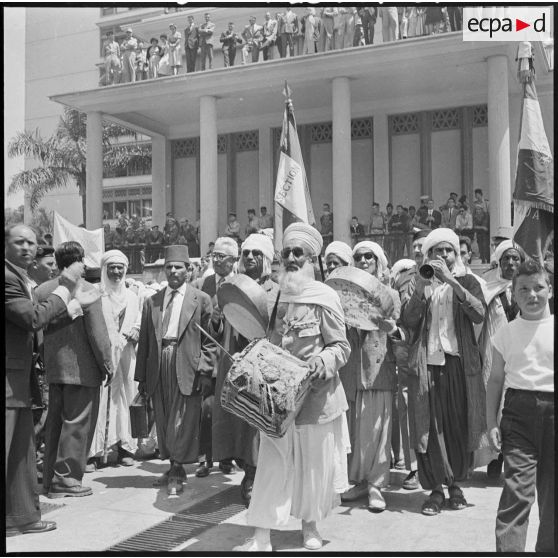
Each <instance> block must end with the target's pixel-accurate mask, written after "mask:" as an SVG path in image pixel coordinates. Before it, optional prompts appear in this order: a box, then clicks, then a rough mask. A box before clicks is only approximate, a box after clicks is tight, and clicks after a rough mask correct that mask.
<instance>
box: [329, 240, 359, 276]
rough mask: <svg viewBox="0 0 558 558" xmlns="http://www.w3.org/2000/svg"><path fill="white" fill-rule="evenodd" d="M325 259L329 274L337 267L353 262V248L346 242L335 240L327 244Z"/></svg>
mask: <svg viewBox="0 0 558 558" xmlns="http://www.w3.org/2000/svg"><path fill="white" fill-rule="evenodd" d="M324 259H325V263H326V269H327V274H328V275H329V274H330V273H331V272H332V271H333V270H334V269H335V268H337V267H343V266H346V265H352V264H353V249H352V248H351V247H350V246H349V245H348V244H346V243H345V242H341V241H340V240H334V241H333V242H330V243H329V244H328V245H327V246H326V249H325V252H324Z"/></svg>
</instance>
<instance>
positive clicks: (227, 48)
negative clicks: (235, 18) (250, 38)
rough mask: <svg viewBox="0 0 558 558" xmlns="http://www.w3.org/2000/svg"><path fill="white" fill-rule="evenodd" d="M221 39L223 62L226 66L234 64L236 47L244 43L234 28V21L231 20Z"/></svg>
mask: <svg viewBox="0 0 558 558" xmlns="http://www.w3.org/2000/svg"><path fill="white" fill-rule="evenodd" d="M219 40H220V42H221V43H222V44H223V46H222V49H223V62H224V64H225V68H228V67H229V66H234V60H235V58H236V47H237V45H239V44H242V38H241V37H240V35H239V34H238V33H237V32H236V31H235V30H234V23H233V22H232V21H229V26H228V29H227V30H226V31H223V32H222V33H221V38H220V39H219Z"/></svg>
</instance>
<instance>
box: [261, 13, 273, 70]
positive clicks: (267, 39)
mask: <svg viewBox="0 0 558 558" xmlns="http://www.w3.org/2000/svg"><path fill="white" fill-rule="evenodd" d="M262 35H263V42H262V44H261V45H260V50H261V51H262V53H263V59H264V60H273V47H274V46H275V41H276V39H277V20H275V19H273V18H272V17H271V14H270V13H269V12H266V13H265V22H264V24H263V29H262Z"/></svg>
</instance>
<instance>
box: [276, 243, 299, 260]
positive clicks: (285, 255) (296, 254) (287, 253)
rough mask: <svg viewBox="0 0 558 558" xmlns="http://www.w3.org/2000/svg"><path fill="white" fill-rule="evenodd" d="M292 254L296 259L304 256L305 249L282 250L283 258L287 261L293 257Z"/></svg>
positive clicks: (296, 247)
mask: <svg viewBox="0 0 558 558" xmlns="http://www.w3.org/2000/svg"><path fill="white" fill-rule="evenodd" d="M291 252H292V253H293V256H294V257H295V258H301V257H302V256H304V248H301V247H300V246H295V247H294V248H283V250H281V257H282V258H283V259H284V260H286V259H287V258H288V257H289V256H290V255H291Z"/></svg>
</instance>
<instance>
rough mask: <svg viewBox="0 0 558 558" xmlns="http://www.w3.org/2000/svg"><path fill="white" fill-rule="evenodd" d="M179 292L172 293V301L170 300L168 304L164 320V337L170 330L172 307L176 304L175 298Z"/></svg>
mask: <svg viewBox="0 0 558 558" xmlns="http://www.w3.org/2000/svg"><path fill="white" fill-rule="evenodd" d="M177 292H178V291H176V290H174V291H171V294H170V300H169V303H168V304H167V308H166V310H165V316H164V318H163V337H164V336H165V335H166V333H167V329H169V322H170V319H171V314H172V306H173V304H174V298H175V296H176V293H177Z"/></svg>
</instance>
